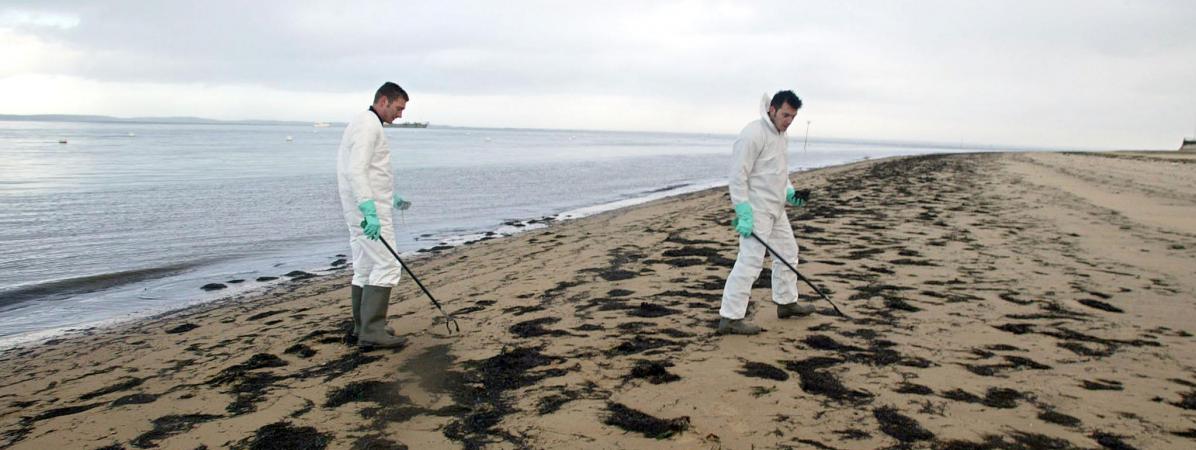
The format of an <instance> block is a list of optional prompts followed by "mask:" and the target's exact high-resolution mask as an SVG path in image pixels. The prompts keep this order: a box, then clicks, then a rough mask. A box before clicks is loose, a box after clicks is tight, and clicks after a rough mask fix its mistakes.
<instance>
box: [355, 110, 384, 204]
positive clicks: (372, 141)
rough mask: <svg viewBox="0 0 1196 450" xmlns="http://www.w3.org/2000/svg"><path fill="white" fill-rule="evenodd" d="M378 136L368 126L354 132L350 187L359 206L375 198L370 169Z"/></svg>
mask: <svg viewBox="0 0 1196 450" xmlns="http://www.w3.org/2000/svg"><path fill="white" fill-rule="evenodd" d="M377 143H378V134H377V133H375V130H373V129H371V127H368V126H359V127H357V129H356V130H354V131H353V144H352V146H351V147H350V148H349V186H350V187H351V188H352V189H353V198H355V199H357V204H359V205H360V204H361V202H364V201H366V200H370V199H372V198H374V190H373V189H371V188H370V179H369V167H370V161H371V160H372V159H373V156H374V146H375V145H376V144H377Z"/></svg>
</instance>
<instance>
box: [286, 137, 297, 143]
mask: <svg viewBox="0 0 1196 450" xmlns="http://www.w3.org/2000/svg"><path fill="white" fill-rule="evenodd" d="M294 140H295V138H293V137H290V136H287V142H291V141H294Z"/></svg>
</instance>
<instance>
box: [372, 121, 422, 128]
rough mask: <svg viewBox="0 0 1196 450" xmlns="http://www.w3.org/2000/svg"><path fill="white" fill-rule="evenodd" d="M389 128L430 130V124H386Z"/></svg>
mask: <svg viewBox="0 0 1196 450" xmlns="http://www.w3.org/2000/svg"><path fill="white" fill-rule="evenodd" d="M382 126H384V127H387V128H428V122H403V123H384V124H382Z"/></svg>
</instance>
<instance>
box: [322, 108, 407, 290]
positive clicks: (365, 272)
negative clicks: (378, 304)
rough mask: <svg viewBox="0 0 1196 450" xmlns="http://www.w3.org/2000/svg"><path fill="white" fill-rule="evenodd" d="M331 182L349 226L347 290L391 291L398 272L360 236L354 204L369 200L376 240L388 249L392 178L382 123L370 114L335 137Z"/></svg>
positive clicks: (372, 243) (359, 218) (391, 225)
mask: <svg viewBox="0 0 1196 450" xmlns="http://www.w3.org/2000/svg"><path fill="white" fill-rule="evenodd" d="M336 181H337V187H338V188H339V190H340V197H341V209H343V210H344V214H345V223H346V224H348V225H349V247H350V249H351V250H352V253H353V285H354V286H362V287H364V286H365V285H370V286H379V287H394V285H396V284H398V283H399V277H400V276H401V275H402V274H403V268H402V266H400V265H399V262H398V261H397V260H395V257H394V256H393V255H391V254H390V252H389V251H387V250H386V247H385V246H384V245H382V241H380V240H371V239H369V238H367V237H366V236H365V234H364V233H362V231H361V221H362V219H364V216H363V215H362V214H361V210H359V209H357V205H359V204H361V202H364V201H366V200H373V201H374V206H375V207H376V208H377V212H378V221H379V222H380V223H381V224H382V231H381V234H382V237H383V238H384V239H386V242H389V243H391V245H392V246H393V245H394V242H395V239H394V237H395V232H394V215H393V213H392V206H391V201H392V198H393V197H394V176H393V175H392V174H391V166H390V145H389V143H388V142H387V140H386V134H385V133H384V132H383V129H382V120H381V119H380V118H379V117H378V115H377V114H375V113H374V112H373V111H372V110H367V111H362V112H361V113H360V114H357V115H356V116H355V117H353V120H352V121H351V122H349V126H348V127H347V128H345V135H344V137H342V138H341V145H340V150H338V152H337V159H336Z"/></svg>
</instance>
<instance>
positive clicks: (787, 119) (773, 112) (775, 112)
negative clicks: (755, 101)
mask: <svg viewBox="0 0 1196 450" xmlns="http://www.w3.org/2000/svg"><path fill="white" fill-rule="evenodd" d="M795 117H797V110H796V109H794V108H793V107H792V106H789V104H788V103H782V104H781V108H780V109H777V108H773V107H771V106H769V107H768V118H769V119H771V120H772V125H773V126H775V127H777V131H779V132H781V133H784V132H785V130H788V129H789V125H790V124H792V123H793V118H795Z"/></svg>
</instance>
